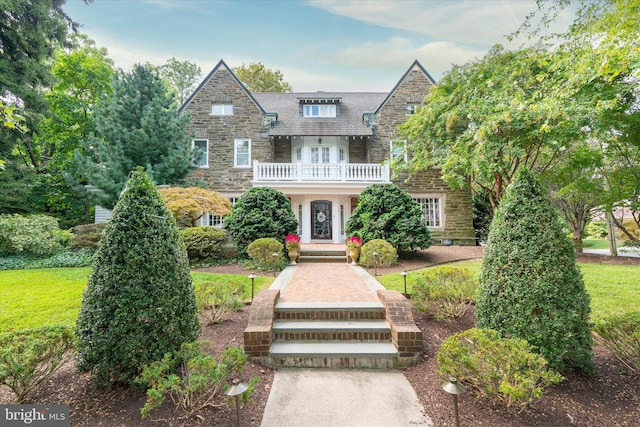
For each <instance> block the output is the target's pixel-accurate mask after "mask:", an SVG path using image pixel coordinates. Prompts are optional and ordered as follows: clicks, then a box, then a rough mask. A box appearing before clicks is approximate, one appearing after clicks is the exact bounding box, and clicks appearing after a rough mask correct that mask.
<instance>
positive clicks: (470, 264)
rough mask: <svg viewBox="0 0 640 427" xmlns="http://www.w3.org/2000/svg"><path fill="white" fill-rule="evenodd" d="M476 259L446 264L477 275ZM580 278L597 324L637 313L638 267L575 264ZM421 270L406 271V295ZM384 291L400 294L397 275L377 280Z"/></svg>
mask: <svg viewBox="0 0 640 427" xmlns="http://www.w3.org/2000/svg"><path fill="white" fill-rule="evenodd" d="M480 263H481V261H480V260H471V261H460V262H455V263H451V264H449V265H452V266H458V267H464V268H468V269H469V270H471V271H473V272H474V273H475V274H476V275H477V274H478V273H479V272H480ZM578 266H579V267H580V270H582V274H583V277H584V283H585V287H586V288H587V293H588V294H589V296H590V297H591V320H592V321H594V322H597V321H598V320H601V319H604V318H606V317H609V316H612V315H617V314H624V313H628V312H631V311H638V310H639V309H638V307H640V280H638V277H640V266H637V265H625V266H622V265H606V264H595V263H578ZM420 271H422V270H416V271H411V272H409V275H408V276H407V292H408V293H409V294H411V292H412V289H413V283H414V282H415V277H416V276H417V275H418V274H419V272H420ZM376 279H378V281H379V282H380V283H382V285H384V286H385V287H386V288H387V289H394V290H397V291H399V292H404V282H403V278H402V276H400V275H399V274H397V273H396V274H388V275H386V276H380V277H377V278H376Z"/></svg>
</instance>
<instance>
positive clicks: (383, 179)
mask: <svg viewBox="0 0 640 427" xmlns="http://www.w3.org/2000/svg"><path fill="white" fill-rule="evenodd" d="M253 181H254V182H258V183H264V182H305V183H319V182H334V183H338V182H344V183H358V184H365V185H369V184H385V183H390V182H391V181H390V173H389V165H386V164H376V163H344V162H341V163H301V162H299V163H261V162H259V161H257V160H256V161H254V162H253Z"/></svg>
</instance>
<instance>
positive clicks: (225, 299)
mask: <svg viewBox="0 0 640 427" xmlns="http://www.w3.org/2000/svg"><path fill="white" fill-rule="evenodd" d="M196 305H197V307H198V313H200V314H201V315H202V317H204V318H205V319H206V320H207V321H208V322H209V324H214V323H221V322H223V321H225V320H226V319H227V318H228V317H229V314H230V313H231V312H234V311H238V310H239V309H241V308H242V307H244V285H243V284H241V283H234V282H228V281H227V282H218V283H214V282H202V283H200V284H198V285H197V286H196Z"/></svg>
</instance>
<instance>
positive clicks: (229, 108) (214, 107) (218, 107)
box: [211, 102, 233, 116]
mask: <svg viewBox="0 0 640 427" xmlns="http://www.w3.org/2000/svg"><path fill="white" fill-rule="evenodd" d="M211 115H212V116H232V115H233V104H231V103H230V102H226V103H223V102H214V103H213V104H211Z"/></svg>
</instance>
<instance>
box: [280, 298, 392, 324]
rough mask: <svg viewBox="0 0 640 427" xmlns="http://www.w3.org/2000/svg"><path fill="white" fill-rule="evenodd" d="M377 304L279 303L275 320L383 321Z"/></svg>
mask: <svg viewBox="0 0 640 427" xmlns="http://www.w3.org/2000/svg"><path fill="white" fill-rule="evenodd" d="M385 317H386V311H385V308H384V306H383V305H382V304H381V303H379V302H334V303H328V302H306V303H305V302H279V303H278V304H276V307H275V320H385Z"/></svg>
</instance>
